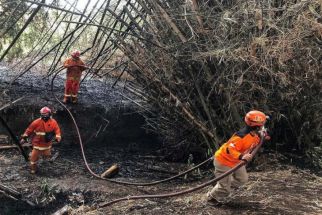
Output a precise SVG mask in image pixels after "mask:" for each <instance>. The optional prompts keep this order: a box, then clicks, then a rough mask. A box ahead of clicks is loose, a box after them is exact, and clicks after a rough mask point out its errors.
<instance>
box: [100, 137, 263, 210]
mask: <svg viewBox="0 0 322 215" xmlns="http://www.w3.org/2000/svg"><path fill="white" fill-rule="evenodd" d="M264 139H265V138H264V136H263V135H261V139H260V143H259V144H258V145H257V146H256V147H255V148H254V149H253V150H252V151H251V158H253V157H254V156H255V154H256V153H257V151H258V150H259V148H260V147H261V145H262V144H263V142H264ZM246 163H247V161H246V160H241V161H240V162H239V163H238V164H237V165H236V166H235V167H233V168H232V169H230V170H228V171H227V172H225V173H223V174H221V175H220V176H218V177H216V178H214V179H211V180H209V181H207V182H205V183H203V184H200V185H198V186H196V187H193V188H189V189H186V190H182V191H178V192H172V193H164V194H154V195H140V196H128V197H122V198H119V199H115V200H112V201H110V202H106V203H102V204H100V205H99V207H100V208H102V207H106V206H109V205H112V204H115V203H117V202H121V201H128V200H134V199H153V198H169V197H175V196H180V195H184V194H187V193H191V192H194V191H197V190H200V189H202V188H204V187H206V186H209V185H211V184H214V183H215V182H217V181H219V180H221V179H223V178H225V177H227V176H228V175H229V174H232V173H233V172H235V171H236V170H238V169H239V168H240V167H242V166H244V165H245V164H246Z"/></svg>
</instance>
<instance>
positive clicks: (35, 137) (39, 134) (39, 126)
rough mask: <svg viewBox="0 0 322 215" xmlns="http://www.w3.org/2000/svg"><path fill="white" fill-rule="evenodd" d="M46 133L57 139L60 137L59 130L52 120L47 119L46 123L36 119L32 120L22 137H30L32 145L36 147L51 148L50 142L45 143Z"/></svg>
mask: <svg viewBox="0 0 322 215" xmlns="http://www.w3.org/2000/svg"><path fill="white" fill-rule="evenodd" d="M46 132H54V133H55V135H56V138H57V137H61V133H60V128H59V126H58V123H57V122H56V120H54V119H49V120H48V121H47V122H45V121H44V120H42V119H41V118H38V119H36V120H34V121H33V122H32V123H31V124H30V125H29V126H28V128H27V129H26V131H25V133H24V134H23V136H27V137H29V136H30V137H32V141H31V142H32V145H33V146H36V147H44V148H48V147H51V145H52V142H51V141H50V142H47V143H46V141H45V135H46Z"/></svg>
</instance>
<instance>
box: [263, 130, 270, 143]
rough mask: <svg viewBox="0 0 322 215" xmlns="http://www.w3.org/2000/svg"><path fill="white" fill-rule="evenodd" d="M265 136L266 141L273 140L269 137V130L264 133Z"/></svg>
mask: <svg viewBox="0 0 322 215" xmlns="http://www.w3.org/2000/svg"><path fill="white" fill-rule="evenodd" d="M263 135H264V139H265V140H266V141H269V140H271V136H270V135H269V132H268V131H267V130H266V131H264V132H263Z"/></svg>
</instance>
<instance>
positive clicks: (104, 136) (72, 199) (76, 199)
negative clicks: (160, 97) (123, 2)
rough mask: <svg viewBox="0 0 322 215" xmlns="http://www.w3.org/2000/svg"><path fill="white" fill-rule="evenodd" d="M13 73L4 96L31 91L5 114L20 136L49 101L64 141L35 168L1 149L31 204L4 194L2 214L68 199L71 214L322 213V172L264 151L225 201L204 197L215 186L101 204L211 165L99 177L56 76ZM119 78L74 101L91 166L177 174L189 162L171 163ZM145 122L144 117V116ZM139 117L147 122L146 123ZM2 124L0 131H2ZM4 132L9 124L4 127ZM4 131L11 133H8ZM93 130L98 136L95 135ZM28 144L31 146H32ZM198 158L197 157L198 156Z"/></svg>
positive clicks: (89, 84)
mask: <svg viewBox="0 0 322 215" xmlns="http://www.w3.org/2000/svg"><path fill="white" fill-rule="evenodd" d="M13 76H14V75H13V74H12V73H10V72H8V70H4V69H2V70H1V69H0V84H1V85H0V90H1V93H2V95H3V96H2V98H1V103H0V104H5V103H6V102H7V101H9V100H12V99H14V98H19V97H21V96H26V98H25V99H24V102H23V103H20V102H19V103H17V104H15V105H13V106H12V107H10V108H9V110H7V109H6V110H5V111H4V112H2V113H1V116H3V117H4V118H5V119H6V121H7V122H8V124H9V125H10V126H11V128H12V129H13V130H14V132H15V133H16V134H17V135H18V134H21V133H22V132H23V130H24V129H25V128H26V126H28V124H29V123H30V122H31V120H32V119H34V118H35V117H37V111H39V108H40V107H41V106H43V105H49V106H51V107H52V108H53V109H54V110H55V115H54V117H55V118H56V119H57V120H58V122H59V123H60V125H61V128H62V133H63V142H62V143H61V144H59V145H55V146H54V149H53V152H52V154H54V155H57V158H56V159H55V160H54V161H53V162H49V161H40V163H39V172H38V174H37V175H31V174H30V173H29V165H28V164H27V163H26V162H25V161H24V160H23V158H22V156H21V155H20V154H19V152H18V151H17V150H15V149H8V150H0V183H1V184H3V185H5V186H8V187H12V188H14V189H16V190H18V191H19V192H21V193H22V194H23V196H24V198H25V199H26V200H29V201H32V202H34V203H36V205H37V207H36V208H33V207H31V206H29V205H28V204H26V203H24V202H23V201H15V200H13V199H10V198H9V197H7V196H5V195H3V194H1V193H0V202H1V204H0V214H1V215H3V214H10V215H11V214H36V215H38V214H39V215H40V214H44V215H45V214H52V213H53V212H55V211H57V210H58V209H60V208H62V207H63V206H65V205H69V213H68V214H78V215H79V214H247V215H248V214H258V215H259V214H299V215H300V214H301V215H302V214H322V177H321V176H322V173H321V171H320V172H312V171H310V170H309V169H305V168H299V167H296V166H295V165H291V164H290V162H289V159H288V158H286V157H284V156H283V155H280V154H276V153H274V152H270V153H267V152H265V153H263V154H261V155H259V156H258V157H257V158H256V159H255V160H254V161H253V162H252V163H251V164H250V166H249V167H248V169H249V172H250V180H249V182H248V183H247V184H246V185H245V186H243V187H241V188H239V189H238V190H236V191H235V192H234V193H233V194H232V196H231V197H230V199H229V200H230V201H229V202H227V204H225V205H223V206H221V207H212V206H209V205H206V204H205V199H204V197H205V193H206V192H207V191H208V189H210V187H207V188H204V189H202V190H199V191H197V192H194V193H190V194H186V195H184V196H179V197H174V198H167V199H144V200H136V201H133V200H131V201H125V202H119V203H116V204H114V205H111V206H108V207H105V208H97V205H99V204H100V203H103V202H107V201H110V200H113V199H116V198H119V197H125V196H129V195H143V194H144V195H146V194H156V193H158V194H160V193H168V192H173V191H178V190H184V189H187V188H191V187H194V186H197V185H198V184H201V183H202V182H205V181H207V180H209V179H211V178H212V177H213V174H212V165H211V164H208V165H206V166H205V167H204V168H201V169H200V171H195V172H193V173H191V174H188V175H187V176H186V177H183V178H179V179H176V180H173V181H172V182H168V183H163V184H159V185H155V186H150V187H135V186H123V185H118V184H112V183H110V182H107V181H104V180H100V179H96V178H94V177H93V176H91V174H90V173H89V172H88V171H87V170H86V168H85V166H84V162H83V158H82V156H81V151H80V147H79V145H78V141H77V136H76V132H75V131H74V128H73V125H72V123H71V121H70V119H69V117H68V115H67V114H66V111H65V110H64V109H63V108H62V107H61V106H60V105H59V104H58V103H57V102H56V101H55V99H54V98H53V97H52V96H51V94H50V92H49V89H50V80H49V79H46V78H42V77H38V76H36V75H32V74H31V75H28V76H27V77H24V76H23V77H21V78H19V79H18V80H17V81H16V82H15V83H14V84H12V85H11V87H10V88H7V87H8V84H9V83H10V80H11V78H12V77H13ZM113 82H114V81H113V80H105V81H98V80H97V81H86V82H84V84H83V85H82V87H81V91H80V94H79V96H80V100H79V104H78V105H74V106H68V107H69V108H70V109H71V111H72V113H73V114H74V115H75V117H76V120H77V122H78V123H79V127H80V131H81V133H82V137H83V139H84V143H85V153H86V157H87V159H88V162H89V165H90V167H91V168H92V169H93V171H94V172H95V173H98V174H101V173H102V172H104V171H105V170H106V169H107V168H108V167H110V166H111V165H112V164H114V163H117V164H118V165H119V166H120V171H119V173H118V174H117V175H116V176H115V179H119V180H123V181H133V182H151V181H155V180H159V179H164V178H168V177H171V176H173V175H175V174H177V173H178V172H181V171H183V170H186V169H187V168H190V167H191V165H188V164H187V163H188V162H187V161H186V160H185V161H184V162H183V163H178V162H170V161H169V160H168V159H166V158H165V157H164V156H163V155H162V153H161V151H162V149H163V148H164V147H166V146H165V145H162V144H161V143H156V139H154V138H153V137H151V136H149V135H148V134H145V133H144V131H142V129H141V130H140V129H138V127H140V126H141V125H142V122H141V121H142V119H140V118H139V116H138V114H136V113H135V112H137V110H136V108H135V107H134V106H133V104H131V103H130V102H128V101H125V100H124V99H123V98H122V96H121V94H122V93H124V92H123V89H122V87H117V88H116V89H114V90H111V85H112V84H113ZM63 84H64V80H63V77H58V78H57V79H56V80H55V90H54V92H55V94H57V95H58V96H60V99H62V95H63ZM138 121H139V122H138ZM140 123H141V124H140ZM0 131H1V130H0ZM1 132H3V131H1ZM4 134H5V133H4ZM93 134H94V135H93ZM28 151H30V149H28ZM194 163H197V161H194Z"/></svg>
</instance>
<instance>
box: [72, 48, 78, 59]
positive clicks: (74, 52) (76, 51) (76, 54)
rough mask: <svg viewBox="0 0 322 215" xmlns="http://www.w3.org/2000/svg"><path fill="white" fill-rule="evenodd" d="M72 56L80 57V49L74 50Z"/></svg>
mask: <svg viewBox="0 0 322 215" xmlns="http://www.w3.org/2000/svg"><path fill="white" fill-rule="evenodd" d="M71 56H72V57H73V58H79V56H80V51H78V50H75V51H73V52H72V53H71Z"/></svg>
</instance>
